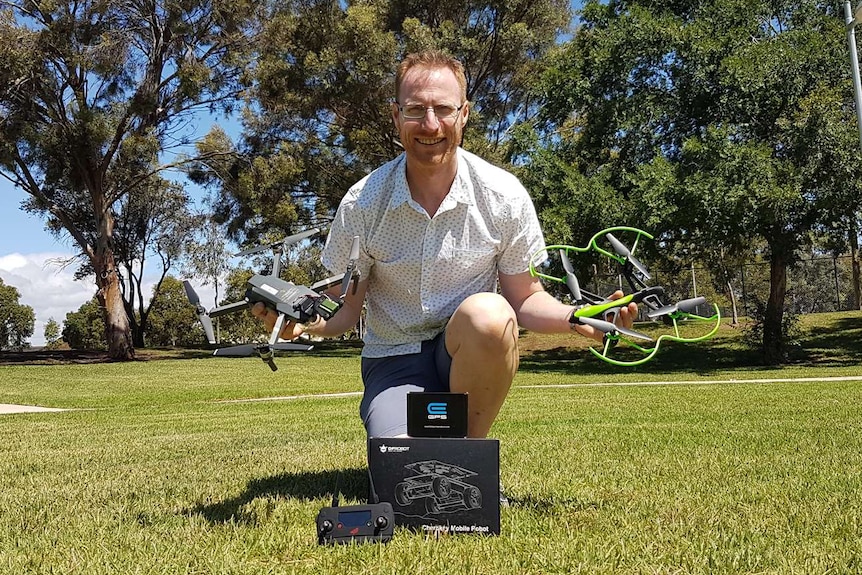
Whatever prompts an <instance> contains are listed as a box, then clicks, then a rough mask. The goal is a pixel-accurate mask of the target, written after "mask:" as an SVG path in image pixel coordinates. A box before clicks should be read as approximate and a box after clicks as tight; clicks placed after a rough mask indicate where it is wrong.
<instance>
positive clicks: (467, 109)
mask: <svg viewBox="0 0 862 575" xmlns="http://www.w3.org/2000/svg"><path fill="white" fill-rule="evenodd" d="M459 117H460V118H461V127H462V128H463V127H464V126H466V125H467V118H469V117H470V102H464V107H463V108H462V109H461V113H460V114H459Z"/></svg>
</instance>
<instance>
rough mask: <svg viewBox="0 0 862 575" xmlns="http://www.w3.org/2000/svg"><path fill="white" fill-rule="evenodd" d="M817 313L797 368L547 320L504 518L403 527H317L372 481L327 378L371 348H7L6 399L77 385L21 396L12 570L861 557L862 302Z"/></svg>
mask: <svg viewBox="0 0 862 575" xmlns="http://www.w3.org/2000/svg"><path fill="white" fill-rule="evenodd" d="M806 321H807V322H808V324H807V325H805V326H803V337H802V339H801V344H800V346H799V348H798V349H797V350H796V352H795V353H796V359H795V360H794V361H795V363H793V364H792V365H789V366H787V367H784V368H781V369H775V368H769V369H767V368H763V367H759V366H757V365H756V361H755V360H756V357H752V355H751V354H750V353H748V352H745V351H744V350H742V348H741V347H740V346H739V344H738V334H737V333H736V330H733V329H731V328H727V329H724V328H723V331H722V334H721V336H720V337H719V339H717V340H716V341H714V342H711V343H707V344H701V345H700V346H697V348H696V349H695V348H694V347H691V348H688V347H686V348H681V349H676V348H674V349H673V350H669V352H668V354H666V355H665V356H664V357H662V358H661V361H657V362H655V364H649V365H648V366H646V367H640V368H637V369H633V370H632V369H630V370H626V369H624V368H614V367H611V366H605V365H602V364H599V363H598V361H597V360H595V359H593V358H591V357H590V356H589V355H588V354H586V353H585V352H584V351H583V350H579V349H577V348H570V347H568V346H569V342H568V341H567V340H561V339H555V338H537V337H535V336H527V337H526V338H525V348H529V349H530V351H529V353H525V355H524V358H523V360H522V371H521V373H519V375H518V378H517V379H516V382H515V387H514V389H513V391H512V393H511V395H510V397H509V399H508V400H507V402H506V404H505V406H504V408H503V412H502V414H501V416H500V418H499V419H498V421H497V424H496V425H495V427H494V429H493V431H492V433H493V435H494V436H496V437H498V438H499V439H500V440H501V457H502V470H501V474H502V479H503V483H504V485H505V486H506V489H507V492H508V494H509V495H510V498H511V500H512V505H511V507H509V508H507V509H504V510H503V511H502V535H501V536H500V537H478V536H466V535H461V536H449V537H443V538H441V539H433V538H429V537H427V536H425V535H422V534H417V533H412V532H408V531H404V530H397V531H396V535H395V538H394V539H393V541H392V542H391V543H389V544H388V545H385V546H384V545H368V546H360V547H337V548H322V547H318V546H317V545H316V538H315V532H314V518H315V516H316V514H317V511H318V509H319V508H320V507H322V506H324V505H328V504H329V503H330V502H331V499H332V490H333V488H334V486H335V482H336V477H337V476H340V478H341V479H340V481H341V490H342V492H343V494H344V496H345V497H346V500H347V502H352V503H356V502H360V501H362V499H363V496H364V494H365V493H366V490H367V481H366V479H365V435H364V430H363V428H362V426H361V423H360V421H359V418H358V417H357V409H358V403H359V399H358V397H354V396H347V397H308V396H311V395H317V394H327V393H342V392H358V391H359V390H360V389H361V382H360V379H359V359H358V356H357V354H356V352H355V350H348V351H346V352H343V353H339V352H333V351H331V350H330V351H323V352H320V353H318V354H316V355H315V353H314V352H313V353H312V354H310V355H305V356H302V355H282V356H280V357H279V358H278V359H277V363H278V365H279V371H278V372H275V373H272V372H270V371H269V369H267V368H266V367H265V366H264V365H263V364H262V363H261V362H260V361H259V360H256V359H248V360H236V359H222V358H206V359H162V360H155V361H146V362H144V361H140V362H132V363H124V364H112V363H101V364H92V365H31V366H0V381H2V385H0V403H21V404H37V405H45V406H52V407H64V408H71V410H70V411H65V412H61V413H44V414H18V415H3V416H0V441H2V458H0V485H2V489H0V572H2V573H9V574H22V573H63V574H67V573H69V574H73V573H74V574H78V573H80V574H101V573H122V574H134V573H177V574H180V573H182V574H186V573H201V574H204V573H219V574H221V573H225V574H229V573H405V574H406V573H410V574H413V573H419V574H424V573H448V574H454V573H476V574H486V573H535V574H544V573H805V574H808V573H862V503H860V502H862V415H860V411H862V409H860V407H859V406H860V404H862V380H860V379H857V378H859V377H860V376H862V362H860V354H859V351H860V349H859V346H860V341H862V337H860V332H862V314H859V313H851V314H835V315H831V316H824V317H821V318H818V319H816V320H812V319H807V320H806ZM812 322H813V323H812ZM839 334H844V336H843V337H842V336H841V335H839ZM793 378H806V379H805V380H804V381H782V380H789V379H793ZM842 378H845V379H842ZM750 380H758V381H757V382H751V381H750ZM764 380H768V381H764ZM665 381H667V382H675V383H655V382H665ZM717 381H718V382H721V383H714V382H717ZM641 382H653V384H651V385H646V384H641ZM635 383H636V385H631V384H635ZM285 396H299V397H296V398H294V399H281V400H272V401H254V402H233V401H230V400H235V399H251V398H272V397H285ZM303 396H305V397H303Z"/></svg>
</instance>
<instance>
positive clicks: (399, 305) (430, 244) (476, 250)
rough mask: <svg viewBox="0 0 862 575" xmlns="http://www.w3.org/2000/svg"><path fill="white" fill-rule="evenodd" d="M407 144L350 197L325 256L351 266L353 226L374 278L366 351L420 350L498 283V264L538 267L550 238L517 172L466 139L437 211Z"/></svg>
mask: <svg viewBox="0 0 862 575" xmlns="http://www.w3.org/2000/svg"><path fill="white" fill-rule="evenodd" d="M405 167H406V156H405V155H404V154H401V155H400V156H399V157H397V158H395V159H394V160H392V161H390V162H388V163H386V164H384V165H383V166H381V167H380V168H378V169H377V170H375V171H373V172H372V173H370V174H369V175H368V176H366V177H365V178H363V179H362V180H360V181H359V182H358V183H356V184H355V185H354V186H353V187H351V188H350V190H349V191H348V192H347V194H346V195H345V196H344V198H343V199H342V201H341V205H340V206H339V207H338V210H337V212H336V214H335V220H334V221H333V223H332V228H331V229H330V231H329V236H328V237H327V240H326V247H325V248H324V251H323V265H324V266H326V267H327V268H328V269H329V270H330V272H332V273H334V274H337V273H342V272H343V271H344V269H345V268H346V266H347V259H348V257H349V253H350V247H351V244H352V242H353V237H354V236H359V237H360V242H361V244H360V245H361V249H360V258H359V262H358V268H359V270H360V273H361V274H362V275H361V277H362V279H367V280H368V289H367V291H366V296H365V303H366V324H365V326H366V333H365V346H364V348H363V350H362V355H363V356H364V357H387V356H393V355H403V354H408V353H416V352H418V351H419V350H420V349H421V342H422V341H423V340H426V339H430V338H433V337H434V336H436V335H437V334H439V333H440V332H442V331H443V329H444V328H445V327H446V323H447V322H448V321H449V318H450V317H451V315H452V313H453V312H454V311H455V308H457V307H458V305H460V304H461V302H462V301H463V300H464V299H465V298H467V297H468V296H470V295H473V294H475V293H479V292H493V291H495V290H496V285H497V274H498V272H500V273H504V274H508V275H514V274H518V273H522V272H525V271H527V270H528V269H529V262H530V257H531V255H532V254H534V253H536V252H538V251H540V250H544V247H545V242H544V238H543V237H542V231H541V229H540V227H539V220H538V218H537V217H536V210H535V207H534V206H533V202H532V200H531V199H530V196H529V194H528V193H527V190H526V189H524V186H523V185H522V184H521V183H520V182H519V181H518V179H517V178H516V177H515V176H513V175H512V174H510V173H509V172H507V171H505V170H503V169H500V168H498V167H496V166H493V165H492V164H490V163H488V162H486V161H484V160H482V159H481V158H479V157H478V156H476V155H474V154H471V153H469V152H467V151H465V150H463V149H460V148H459V149H458V171H457V174H456V176H455V180H454V182H453V183H452V187H451V188H450V190H449V193H448V194H447V196H446V197H445V198H444V200H443V203H442V204H440V207H439V208H438V209H437V213H435V214H434V217H429V216H428V214H427V212H426V211H425V210H424V209H423V208H422V207H421V206H420V205H419V204H418V203H417V202H416V201H414V200H413V198H412V197H411V195H410V190H409V188H408V186H407V176H406V171H405Z"/></svg>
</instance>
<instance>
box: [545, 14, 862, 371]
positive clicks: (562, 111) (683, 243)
mask: <svg viewBox="0 0 862 575" xmlns="http://www.w3.org/2000/svg"><path fill="white" fill-rule="evenodd" d="M838 8H839V5H838V3H837V2H822V1H815V0H802V1H792V2H791V1H789V0H788V1H783V0H779V1H769V2H767V1H765V0H720V1H717V2H700V1H694V0H677V1H674V2H659V1H655V0H611V1H610V2H605V3H600V2H597V1H595V0H591V1H589V2H587V3H586V4H585V6H584V9H583V13H582V18H583V20H582V25H581V26H580V28H579V29H578V30H577V33H576V34H575V36H574V38H573V39H572V41H571V42H569V43H567V44H566V45H565V46H564V47H562V48H561V49H560V50H559V52H558V53H556V54H555V56H554V58H553V59H552V62H551V64H550V65H549V69H550V72H548V73H547V74H546V75H545V76H544V79H543V83H542V94H543V102H544V104H545V105H544V108H543V116H542V118H541V119H542V120H543V121H544V123H539V124H537V126H539V127H540V128H542V129H543V130H544V131H543V132H541V133H542V135H544V136H545V139H544V140H543V145H544V147H545V150H544V151H543V152H542V153H543V154H547V153H548V149H550V150H551V151H552V152H553V151H554V150H557V149H560V150H563V157H564V158H565V160H566V162H568V163H569V164H570V165H572V166H575V168H576V169H577V171H578V172H579V173H580V174H581V175H583V176H584V177H587V178H591V179H593V180H595V179H600V180H601V181H603V182H606V183H607V185H608V186H610V187H611V188H612V189H613V190H614V192H615V193H616V195H617V197H618V198H619V199H618V203H617V204H616V205H614V204H608V209H610V210H614V209H616V210H617V211H620V212H622V213H621V215H620V216H619V217H622V218H626V219H628V220H629V221H630V222H632V223H639V224H642V225H643V226H644V227H646V228H648V229H651V230H652V231H654V232H656V233H657V234H658V235H659V244H660V245H662V247H663V249H665V250H671V249H676V250H678V251H679V253H680V254H681V255H684V256H685V257H700V258H703V259H704V260H706V263H713V264H715V265H713V268H714V269H715V268H717V267H720V265H719V262H720V261H726V260H727V258H730V259H731V260H733V259H734V258H735V259H736V260H737V261H738V260H739V258H742V257H745V254H746V253H748V250H749V247H750V245H751V244H752V242H755V241H756V240H758V239H760V240H762V241H764V242H765V244H766V246H767V254H766V256H767V258H768V260H769V265H770V292H769V298H768V301H767V304H766V311H765V316H764V326H763V341H762V344H763V349H764V353H765V358H766V361H768V362H770V363H775V362H779V361H781V359H782V353H783V339H782V333H781V326H782V325H783V322H782V319H783V314H784V307H785V297H786V289H787V269H788V266H790V265H791V264H793V262H794V261H795V260H796V259H797V258H798V254H799V253H800V248H803V247H806V246H807V245H808V244H809V242H810V240H811V238H812V236H813V235H816V234H823V233H828V232H829V231H830V230H832V229H834V222H836V221H838V222H846V221H849V220H851V219H853V218H855V217H856V206H858V205H859V202H860V200H862V197H860V193H862V185H860V181H859V176H858V175H857V174H856V172H858V170H856V169H855V166H858V165H859V161H860V157H859V151H858V142H856V135H855V134H856V126H855V124H854V121H853V111H852V92H851V85H850V81H849V74H848V71H849V65H848V61H847V52H846V47H845V42H844V39H845V35H844V34H845V32H844V23H843V18H842V17H841V15H840V12H839V10H838ZM543 161H545V160H543ZM572 193H573V194H574V195H577V194H578V193H579V192H578V191H577V190H573V192H572ZM845 238H846V236H845ZM845 241H846V239H845ZM718 271H720V270H718ZM717 277H721V274H717Z"/></svg>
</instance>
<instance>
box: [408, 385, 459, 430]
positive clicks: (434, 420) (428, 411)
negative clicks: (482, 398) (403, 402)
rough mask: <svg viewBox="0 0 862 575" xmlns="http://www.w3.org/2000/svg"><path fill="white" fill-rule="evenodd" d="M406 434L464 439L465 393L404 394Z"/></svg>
mask: <svg viewBox="0 0 862 575" xmlns="http://www.w3.org/2000/svg"><path fill="white" fill-rule="evenodd" d="M407 435H409V436H410V437H467V394H466V393H431V392H412V393H408V394H407Z"/></svg>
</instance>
